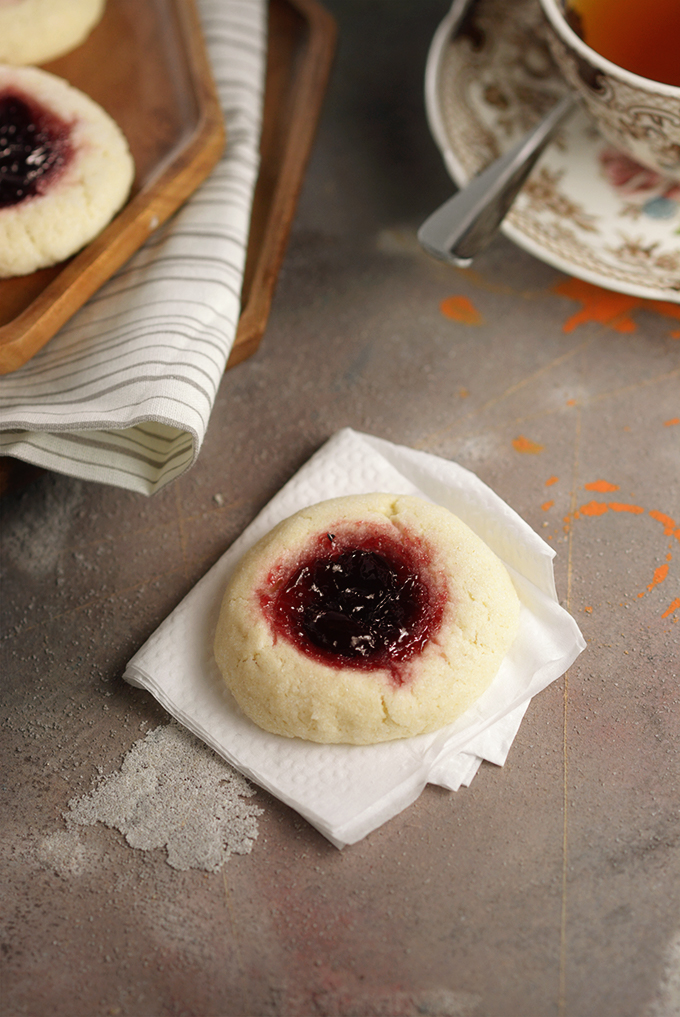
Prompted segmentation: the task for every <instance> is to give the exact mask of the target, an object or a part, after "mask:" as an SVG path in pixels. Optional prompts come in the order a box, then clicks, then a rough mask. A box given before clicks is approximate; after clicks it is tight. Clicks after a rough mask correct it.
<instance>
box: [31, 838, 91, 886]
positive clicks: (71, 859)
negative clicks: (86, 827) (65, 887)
mask: <svg viewBox="0 0 680 1017" xmlns="http://www.w3.org/2000/svg"><path fill="white" fill-rule="evenodd" d="M36 854H37V857H38V860H39V861H40V863H41V864H42V865H44V866H45V867H46V868H50V869H54V871H55V872H56V873H57V874H58V875H59V876H62V877H63V878H64V879H68V878H69V877H70V876H82V875H83V873H84V872H87V871H88V870H89V868H90V865H89V864H88V862H89V859H88V856H87V852H86V849H85V847H84V845H83V844H81V843H80V841H79V840H78V835H77V833H75V832H70V831H68V832H64V831H59V832H57V833H51V834H48V835H47V836H45V837H42V838H41V840H40V841H39V843H38V845H37V849H36Z"/></svg>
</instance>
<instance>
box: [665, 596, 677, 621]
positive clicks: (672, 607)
mask: <svg viewBox="0 0 680 1017" xmlns="http://www.w3.org/2000/svg"><path fill="white" fill-rule="evenodd" d="M679 607H680V597H676V598H675V600H674V601H672V602H671V603H670V604H669V605H668V607H667V608H666V610H665V611H664V613H663V614H662V615H661V617H662V618H670V616H671V615H672V614H673V612H674V611H677V610H678V608H679Z"/></svg>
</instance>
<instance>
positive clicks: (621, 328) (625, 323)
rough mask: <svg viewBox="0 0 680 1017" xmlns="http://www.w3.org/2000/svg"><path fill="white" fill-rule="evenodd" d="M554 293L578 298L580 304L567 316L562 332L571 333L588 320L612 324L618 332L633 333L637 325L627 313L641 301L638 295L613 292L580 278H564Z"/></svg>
mask: <svg viewBox="0 0 680 1017" xmlns="http://www.w3.org/2000/svg"><path fill="white" fill-rule="evenodd" d="M555 293H558V294H559V295H560V296H561V297H570V298H571V299H572V300H578V301H579V303H580V304H581V305H582V308H581V310H580V311H578V312H577V313H576V314H573V315H572V316H571V317H570V318H567V320H566V321H565V323H564V325H563V326H562V331H563V332H573V331H574V329H576V328H578V326H579V325H585V324H586V323H587V322H589V321H597V322H599V323H600V324H601V325H611V327H612V328H613V329H615V330H616V331H617V332H634V331H635V329H636V328H637V325H636V324H635V322H634V321H633V319H632V318H631V317H630V316H629V312H630V311H632V310H634V309H635V308H636V307H640V305H641V304H642V303H643V301H642V300H641V299H640V298H639V297H631V296H628V295H627V294H625V293H614V292H612V291H611V290H605V289H602V287H600V286H593V284H592V283H588V282H585V281H584V280H583V279H567V280H565V281H564V282H561V283H559V285H557V286H556V287H555Z"/></svg>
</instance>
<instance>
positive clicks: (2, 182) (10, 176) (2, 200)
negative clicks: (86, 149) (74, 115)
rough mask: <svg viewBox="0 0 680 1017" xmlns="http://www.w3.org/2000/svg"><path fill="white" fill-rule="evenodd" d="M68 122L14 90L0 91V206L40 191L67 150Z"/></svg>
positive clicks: (65, 159) (56, 171)
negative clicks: (0, 93)
mask: <svg viewBox="0 0 680 1017" xmlns="http://www.w3.org/2000/svg"><path fill="white" fill-rule="evenodd" d="M69 136H70V130H69V127H68V124H66V123H64V121H62V120H61V119H60V118H59V117H57V116H56V115H55V114H54V113H51V112H50V111H49V110H47V109H45V108H44V107H43V106H41V105H40V104H39V103H38V102H36V101H35V100H33V99H30V98H27V97H25V96H20V95H18V94H17V93H16V92H12V91H6V92H4V93H3V94H2V95H0V208H7V207H8V206H9V205H18V204H19V202H20V201H24V200H25V199H26V198H31V197H33V196H34V195H36V194H42V193H43V192H44V190H45V189H46V187H47V186H48V185H49V182H50V181H52V180H53V179H54V178H55V176H57V175H58V174H59V173H60V172H61V170H62V169H63V167H64V166H65V165H66V163H67V162H68V159H69V157H70V154H71V145H70V140H69Z"/></svg>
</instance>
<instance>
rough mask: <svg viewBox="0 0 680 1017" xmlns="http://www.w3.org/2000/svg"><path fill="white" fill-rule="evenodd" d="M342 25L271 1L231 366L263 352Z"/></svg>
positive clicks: (298, 1) (306, 2) (314, 6)
mask: <svg viewBox="0 0 680 1017" xmlns="http://www.w3.org/2000/svg"><path fill="white" fill-rule="evenodd" d="M335 40H336V25H335V21H334V19H333V18H332V17H331V15H330V14H328V12H327V11H326V10H324V8H323V7H322V6H321V5H320V4H319V3H317V2H316V0H270V4H269V46H268V50H267V81H266V86H265V97H264V117H263V124H262V140H261V142H260V153H261V163H260V173H259V176H258V179H257V186H256V189H255V195H254V199H253V210H252V216H251V222H250V234H249V238H248V254H247V258H246V267H245V275H244V278H243V292H242V300H241V318H240V320H239V325H238V329H237V332H236V339H235V341H234V346H233V348H232V351H231V356H230V357H229V361H228V363H227V368H229V367H234V365H235V364H240V363H241V361H242V360H245V359H246V357H249V356H250V355H251V354H252V353H254V352H255V350H256V349H257V347H258V346H259V344H260V340H261V338H262V336H263V334H264V330H265V328H266V326H267V319H268V317H269V309H270V307H271V301H272V297H273V295H274V288H275V286H276V280H277V278H278V274H279V269H280V268H281V263H282V261H283V256H284V254H285V250H286V244H287V242H288V235H289V233H290V227H291V224H292V222H293V217H294V215H295V207H296V204H297V199H298V195H299V193H300V188H301V187H302V181H303V179H304V172H305V168H306V166H307V160H308V158H309V154H310V151H311V148H312V142H313V140H314V134H315V132H316V126H317V123H318V119H319V114H320V112H321V106H322V104H323V100H324V96H325V93H326V85H327V84H328V76H329V74H330V70H331V65H332V62H333V54H334V52H335Z"/></svg>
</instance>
